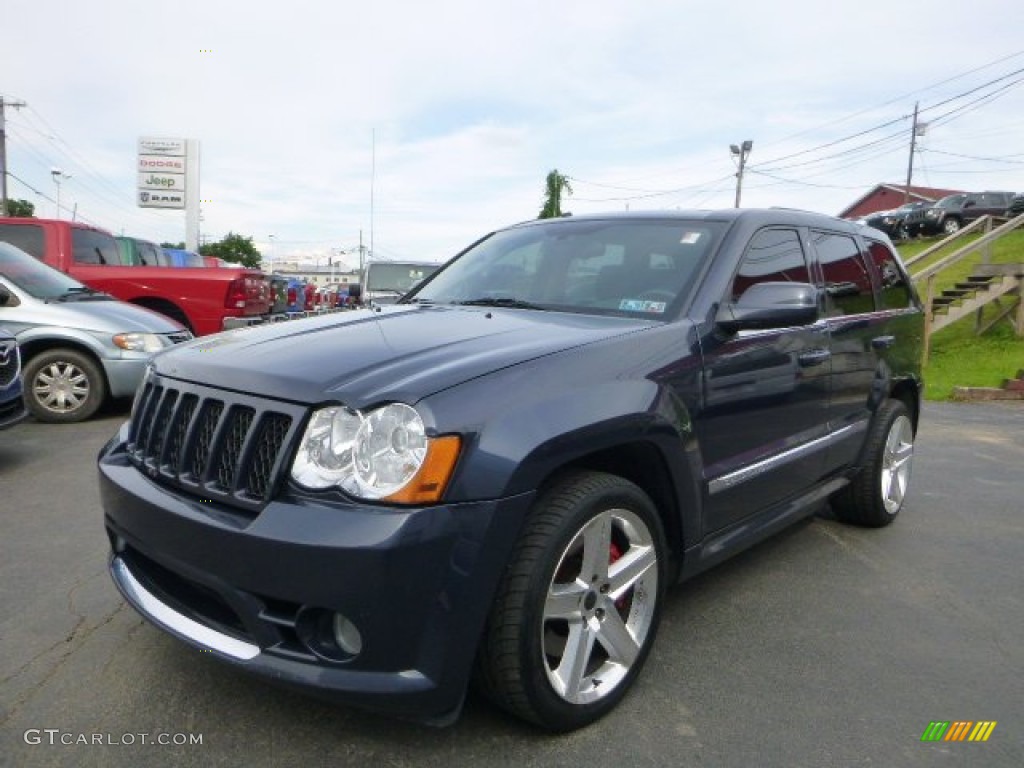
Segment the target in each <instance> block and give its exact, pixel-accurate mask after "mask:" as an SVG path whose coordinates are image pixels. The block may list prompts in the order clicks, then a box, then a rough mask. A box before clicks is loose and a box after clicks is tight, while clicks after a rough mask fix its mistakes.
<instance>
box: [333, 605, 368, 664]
mask: <svg viewBox="0 0 1024 768" xmlns="http://www.w3.org/2000/svg"><path fill="white" fill-rule="evenodd" d="M334 642H336V643H337V644H338V647H339V648H341V650H343V651H344V652H345V653H347V654H350V655H352V656H358V655H359V652H360V651H361V650H363V636H362V635H361V634H359V630H358V629H356V625H355V624H353V623H352V622H351V621H349V620H348V619H347V618H345V617H344V616H342V615H341V614H340V613H336V614H334Z"/></svg>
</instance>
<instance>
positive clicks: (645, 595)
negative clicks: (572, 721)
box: [541, 509, 658, 704]
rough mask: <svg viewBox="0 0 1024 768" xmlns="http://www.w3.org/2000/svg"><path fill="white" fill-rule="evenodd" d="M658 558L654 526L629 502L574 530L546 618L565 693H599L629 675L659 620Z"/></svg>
mask: <svg viewBox="0 0 1024 768" xmlns="http://www.w3.org/2000/svg"><path fill="white" fill-rule="evenodd" d="M657 565H658V558H657V552H656V550H655V548H654V542H653V539H652V537H651V532H650V531H649V530H648V528H647V526H646V525H645V524H644V522H643V520H641V519H640V518H639V517H638V516H637V515H636V514H634V513H633V512H630V511H629V510H626V509H612V510H608V511H606V512H603V513H601V514H600V515H598V516H597V517H595V518H593V519H592V520H590V521H589V522H588V523H587V524H586V525H585V526H583V528H581V529H580V530H579V531H578V532H577V533H576V536H575V537H573V540H572V542H571V543H570V544H569V546H568V547H567V548H566V550H565V552H564V553H563V554H562V558H561V560H560V561H559V563H558V567H557V568H556V569H555V575H554V577H553V578H552V580H551V585H550V586H549V588H548V594H547V599H546V600H545V603H544V618H543V621H542V624H541V633H542V636H541V641H542V643H543V649H544V663H545V669H546V671H547V675H548V681H549V682H550V683H551V686H552V687H553V688H554V690H555V692H556V693H557V694H558V695H559V696H561V697H562V698H563V699H565V700H566V701H568V702H570V703H572V704H586V703H589V702H592V701H596V700H598V699H601V698H603V697H604V696H607V695H608V694H609V693H611V692H612V691H613V690H615V688H616V687H617V686H618V685H619V683H621V682H622V681H623V679H625V677H626V675H627V674H628V673H629V670H630V668H632V666H633V664H634V663H635V662H636V660H637V658H638V656H639V655H640V650H641V648H643V645H644V642H645V640H646V638H647V634H648V632H649V631H650V628H651V625H652V622H653V618H654V610H655V601H656V599H657V594H658V567H657Z"/></svg>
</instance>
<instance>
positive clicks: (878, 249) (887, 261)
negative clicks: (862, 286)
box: [867, 240, 914, 309]
mask: <svg viewBox="0 0 1024 768" xmlns="http://www.w3.org/2000/svg"><path fill="white" fill-rule="evenodd" d="M867 244H868V259H869V260H870V261H871V264H872V265H873V266H874V268H875V271H876V272H877V273H878V284H879V286H880V287H881V291H880V293H881V299H882V308H883V309H906V308H907V307H912V306H913V305H914V299H913V296H912V295H911V292H910V286H909V285H907V276H906V273H905V272H904V271H903V268H902V267H901V266H900V263H899V262H898V261H897V259H896V254H894V253H893V252H892V250H891V249H890V248H889V246H887V245H886V244H885V243H881V242H879V241H878V240H868V241H867Z"/></svg>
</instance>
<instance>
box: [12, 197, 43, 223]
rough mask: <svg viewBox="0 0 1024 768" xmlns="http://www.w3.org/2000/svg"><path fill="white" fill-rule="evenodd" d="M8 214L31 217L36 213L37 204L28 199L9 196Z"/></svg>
mask: <svg viewBox="0 0 1024 768" xmlns="http://www.w3.org/2000/svg"><path fill="white" fill-rule="evenodd" d="M7 215H8V216H18V217H21V218H25V219H30V218H32V217H33V216H35V215H36V206H35V204H33V203H30V202H29V201H28V200H18V199H17V198H7Z"/></svg>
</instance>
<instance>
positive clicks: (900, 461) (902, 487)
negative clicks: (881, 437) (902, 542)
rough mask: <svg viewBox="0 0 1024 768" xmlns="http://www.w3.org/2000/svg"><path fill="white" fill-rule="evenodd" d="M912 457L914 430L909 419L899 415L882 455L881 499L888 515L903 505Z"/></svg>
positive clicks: (894, 512) (893, 513) (890, 429)
mask: <svg viewBox="0 0 1024 768" xmlns="http://www.w3.org/2000/svg"><path fill="white" fill-rule="evenodd" d="M913 458H914V430H913V428H912V427H911V425H910V419H908V418H907V417H906V416H900V417H899V418H897V419H896V421H894V422H893V423H892V426H891V427H890V428H889V436H888V437H887V438H886V440H885V454H884V456H883V457H882V501H883V503H884V504H885V511H886V512H888V513H889V514H890V515H895V514H896V513H897V512H899V509H900V507H901V506H903V497H904V496H906V493H907V485H908V484H909V482H910V465H911V462H912V460H913Z"/></svg>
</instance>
